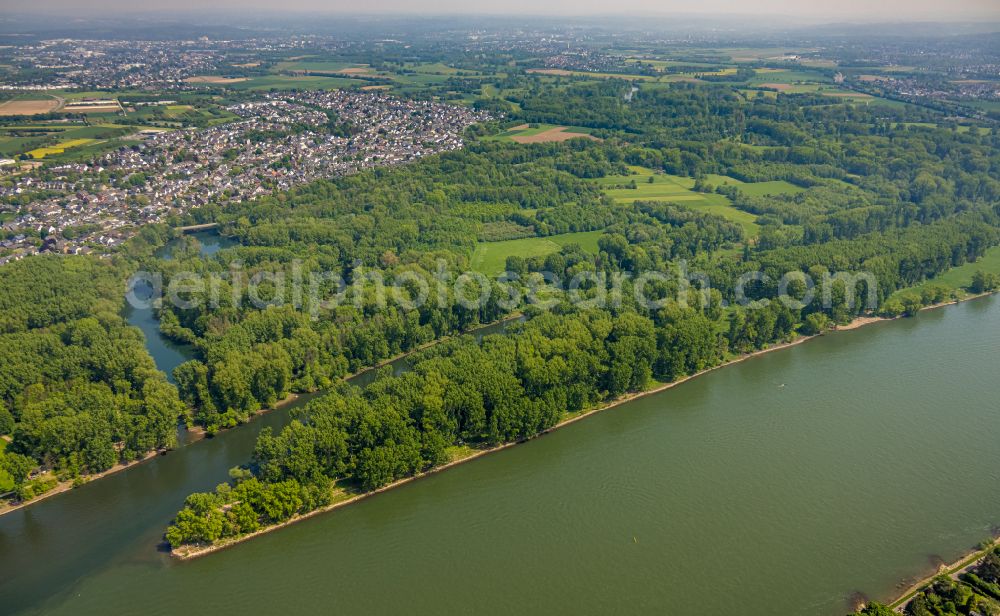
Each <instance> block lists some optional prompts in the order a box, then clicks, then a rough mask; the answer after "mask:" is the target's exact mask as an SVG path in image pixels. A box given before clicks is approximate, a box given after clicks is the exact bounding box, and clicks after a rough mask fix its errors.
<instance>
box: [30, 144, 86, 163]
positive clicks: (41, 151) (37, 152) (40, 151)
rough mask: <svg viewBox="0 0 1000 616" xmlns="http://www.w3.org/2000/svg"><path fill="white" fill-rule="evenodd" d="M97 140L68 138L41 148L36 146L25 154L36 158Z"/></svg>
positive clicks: (60, 152)
mask: <svg viewBox="0 0 1000 616" xmlns="http://www.w3.org/2000/svg"><path fill="white" fill-rule="evenodd" d="M95 141H97V140H96V139H70V140H69V141H61V142H59V145H55V146H48V147H43V148H36V149H34V150H30V151H29V152H28V153H27V154H28V156H30V157H32V158H35V159H38V158H45V157H46V156H52V155H55V154H62V153H63V152H65V151H66V150H69V149H71V148H76V147H80V146H82V145H88V144H91V143H94V142H95Z"/></svg>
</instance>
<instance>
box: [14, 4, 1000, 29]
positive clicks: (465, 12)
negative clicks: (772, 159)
mask: <svg viewBox="0 0 1000 616" xmlns="http://www.w3.org/2000/svg"><path fill="white" fill-rule="evenodd" d="M606 4H607V3H604V2H598V1H594V0H590V1H586V2H583V3H571V2H568V1H566V0H557V1H556V2H555V3H547V4H546V5H545V6H543V7H539V6H537V5H534V4H532V3H530V2H522V1H521V0H518V1H516V2H512V3H511V2H508V3H506V4H505V5H504V8H503V9H499V8H496V7H495V6H480V5H473V6H468V5H466V4H465V3H461V2H458V1H457V0H438V1H435V2H424V3H421V5H420V6H414V5H413V4H407V3H401V2H396V1H394V0H391V1H389V2H379V3H376V4H373V5H370V6H368V7H366V10H364V11H358V10H356V8H355V6H354V5H353V4H352V3H346V2H341V1H339V0H337V1H335V2H333V3H317V2H316V1H315V0H292V1H290V2H286V3H284V4H283V5H282V7H281V8H280V9H277V8H275V7H274V5H273V4H271V3H267V2H263V1H262V0H249V2H240V1H238V0H221V1H220V2H216V3H213V4H212V5H211V6H210V7H205V6H204V5H202V4H200V3H197V2H195V1H194V0H178V1H177V2H175V3H171V5H169V6H163V7H156V8H141V9H137V8H136V7H135V5H134V4H133V3H130V2H127V1H125V0H108V1H105V2H101V3H100V4H99V5H97V6H94V5H90V6H87V7H81V6H79V5H78V4H76V3H73V2H70V1H68V0H46V1H43V2H36V3H34V4H33V5H31V6H30V7H19V8H18V9H17V12H11V13H8V14H7V15H6V16H5V17H4V18H2V19H0V23H11V22H16V21H17V20H18V18H23V17H29V18H30V17H37V16H48V15H53V14H63V15H66V16H70V17H72V18H73V19H74V20H77V21H80V20H84V21H95V20H106V19H108V18H114V17H120V18H123V19H136V18H179V17H219V18H227V17H234V16H237V17H238V19H237V21H240V22H242V21H247V20H254V19H259V18H263V17H267V18H273V17H274V16H282V15H284V16H288V17H289V18H302V17H308V16H318V17H347V18H353V19H356V18H379V19H381V18H386V17H400V18H406V19H412V18H426V19H441V18H467V19H476V18H487V19H497V18H507V19H519V18H525V19H528V18H542V19H568V20H579V19H587V20H592V19H611V20H614V21H628V20H630V19H640V18H654V19H669V18H677V19H682V20H696V21H719V22H729V21H733V20H741V19H747V18H749V19H752V20H757V21H768V22H772V23H774V22H775V20H777V22H778V23H775V24H774V25H838V24H865V25H887V26H888V25H893V24H920V23H978V24H979V25H987V24H990V23H996V24H998V25H1000V7H997V6H996V5H994V4H993V3H991V2H989V0H959V1H958V2H954V3H951V4H950V5H948V7H947V8H946V9H942V8H941V4H940V3H937V2H933V1H931V0H920V1H919V2H916V3H912V2H907V1H906V0H889V2H885V3H881V4H879V5H878V6H877V7H875V6H873V5H871V4H870V3H866V2H865V1H864V0H845V2H842V3H840V4H839V5H838V6H839V7H840V8H839V9H838V10H835V11H831V10H828V9H826V8H825V7H824V8H822V9H814V8H812V7H803V6H802V5H801V4H800V3H796V2H791V1H789V0H764V1H758V2H756V3H754V5H753V6H747V5H746V4H743V3H739V2H735V1H732V0H708V1H707V2H705V3H699V4H698V5H697V6H691V5H690V3H686V2H678V1H676V0H673V1H668V2H666V3H660V2H658V3H651V2H648V1H647V0H629V1H627V2H625V3H619V4H618V6H616V7H615V8H614V9H610V8H608V7H607V5H606ZM88 18H89V19H88Z"/></svg>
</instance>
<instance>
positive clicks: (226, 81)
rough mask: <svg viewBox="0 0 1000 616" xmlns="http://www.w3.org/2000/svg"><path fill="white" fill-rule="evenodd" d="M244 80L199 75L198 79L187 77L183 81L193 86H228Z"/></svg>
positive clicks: (244, 78)
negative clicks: (204, 84)
mask: <svg viewBox="0 0 1000 616" xmlns="http://www.w3.org/2000/svg"><path fill="white" fill-rule="evenodd" d="M246 80H247V78H246V77H221V76H218V75H199V76H198V77H188V78H187V79H185V80H184V81H185V82H187V83H194V84H198V83H207V84H212V85H223V86H228V85H232V84H234V83H240V82H241V81H246Z"/></svg>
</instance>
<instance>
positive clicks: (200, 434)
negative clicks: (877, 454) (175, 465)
mask: <svg viewBox="0 0 1000 616" xmlns="http://www.w3.org/2000/svg"><path fill="white" fill-rule="evenodd" d="M523 317H524V315H523V314H522V313H521V312H516V313H513V314H511V315H508V316H506V317H504V318H502V319H499V320H496V321H493V322H491V323H482V324H480V325H477V326H476V327H473V328H471V329H468V330H466V331H464V332H461V333H459V334H453V335H451V336H445V337H443V338H438V339H436V340H431V341H429V342H425V343H424V344H421V345H419V346H417V347H414V348H413V349H410V350H409V351H406V352H403V353H399V354H397V355H395V356H393V357H390V358H388V359H385V360H382V361H381V362H379V363H377V364H375V365H373V366H368V367H366V368H362V369H360V370H358V371H356V372H354V373H352V374H349V375H346V376H343V377H341V380H344V381H351V380H352V379H355V378H357V377H359V376H361V375H363V374H367V373H369V372H372V371H374V370H379V369H381V368H384V367H385V366H388V365H390V364H392V363H394V362H397V361H399V360H401V359H405V358H406V357H409V356H410V355H413V354H414V353H419V352H420V351H424V350H427V349H429V348H431V347H433V346H435V345H438V344H441V343H443V342H447V341H448V340H451V339H453V338H454V337H455V336H465V335H474V334H476V333H477V332H479V331H482V330H484V329H488V328H490V327H495V326H497V325H502V324H504V323H510V322H512V321H517V320H518V319H521V318H523ZM318 393H319V392H308V393H293V394H290V395H288V396H287V397H285V398H282V399H281V400H279V401H277V402H275V403H274V404H272V405H270V406H267V407H265V408H262V409H259V410H257V411H254V412H253V413H251V414H250V416H249V417H248V418H247V420H246V421H245V422H242V423H240V424H238V425H236V426H234V427H233V428H225V430H233V429H235V428H239V427H240V426H243V425H246V424H248V423H250V422H252V421H253V420H254V419H256V418H258V417H260V416H262V415H265V414H267V413H271V412H272V411H277V410H280V409H282V408H284V407H286V406H288V405H289V404H292V403H293V402H295V401H297V400H298V399H299V398H301V397H302V396H309V395H316V394H318ZM184 432H185V435H186V437H187V438H186V439H185V440H184V442H183V444H180V443H179V444H178V445H177V447H175V448H167V449H157V450H153V451H150V452H147V453H146V454H145V455H144V456H143V457H142V458H139V459H137V460H132V461H130V462H126V463H124V464H116V465H115V466H113V467H112V468H109V469H108V470H106V471H102V472H100V473H93V474H88V475H81V476H80V477H78V478H75V479H68V480H66V481H60V482H58V483H57V484H56V485H55V487H53V488H52V489H51V490H47V491H45V492H43V493H42V494H39V495H38V496H36V497H34V498H31V499H29V500H26V501H21V502H19V503H14V504H12V503H10V502H7V501H4V502H2V503H0V516H3V515H5V514H8V513H11V512H13V511H17V510H18V509H23V508H24V507H28V506H30V505H34V504H35V503H39V502H41V501H43V500H45V499H46V498H49V497H52V496H56V495H57V494H62V493H64V492H68V491H69V490H72V489H74V488H79V487H81V486H83V485H86V484H88V483H90V482H92V481H96V480H98V479H101V478H103V477H107V476H108V475H113V474H115V473H118V472H121V471H124V470H127V469H129V468H132V467H133V466H136V465H138V464H142V463H143V462H147V461H149V460H151V459H153V458H155V457H156V456H158V455H166V454H168V453H169V452H170V451H173V450H174V449H176V448H179V447H186V446H188V445H191V444H192V443H196V442H198V441H200V440H203V439H205V438H208V437H209V434H208V431H206V430H205V429H204V428H202V427H201V426H188V427H185V429H184ZM216 434H217V433H216ZM213 436H214V434H213Z"/></svg>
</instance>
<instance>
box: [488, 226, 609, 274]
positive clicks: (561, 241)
mask: <svg viewBox="0 0 1000 616" xmlns="http://www.w3.org/2000/svg"><path fill="white" fill-rule="evenodd" d="M603 233H604V232H603V231H583V232H580V233H563V234H561V235H550V236H548V237H526V238H523V239H519V240H504V241H501V242H480V243H479V244H478V245H477V246H476V250H475V252H473V253H472V262H471V266H472V269H473V270H475V271H477V272H479V273H481V274H485V275H487V276H496V275H497V274H500V273H502V272H503V271H504V269H505V268H506V267H507V257H510V256H514V255H516V256H519V257H543V256H546V255H550V254H552V253H554V252H558V251H559V249H560V248H562V247H563V246H568V245H569V244H579V245H580V247H581V248H583V249H584V250H586V251H588V252H592V253H595V254H596V253H597V240H598V238H600V237H601V235H602V234H603Z"/></svg>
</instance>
